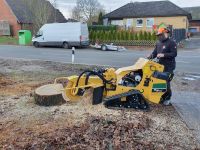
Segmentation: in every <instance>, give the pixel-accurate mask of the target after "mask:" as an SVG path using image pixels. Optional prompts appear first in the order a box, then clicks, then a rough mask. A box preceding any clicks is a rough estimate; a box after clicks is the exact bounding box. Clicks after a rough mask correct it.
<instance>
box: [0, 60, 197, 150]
mask: <svg viewBox="0 0 200 150" xmlns="http://www.w3.org/2000/svg"><path fill="white" fill-rule="evenodd" d="M28 66H30V67H32V69H30V68H29V67H28ZM0 67H1V70H0V149H198V148H200V146H199V144H198V143H197V141H196V139H195V137H194V135H193V134H192V132H191V131H190V130H189V129H188V127H187V126H186V125H185V123H184V122H183V121H182V119H181V118H180V117H179V116H178V114H177V113H176V111H175V110H174V108H173V107H172V106H170V107H163V106H161V105H151V111H150V112H141V111H136V110H133V111H121V110H110V109H106V108H105V107H104V106H103V105H97V106H92V105H90V103H89V99H91V97H89V94H88V95H87V97H86V98H85V99H84V100H83V101H81V102H79V103H66V104H63V105H61V106H53V107H41V106H38V105H36V104H35V102H34V100H33V97H32V94H31V93H32V91H33V90H34V89H35V88H36V87H38V86H40V85H43V84H46V83H50V82H53V79H54V78H56V77H59V76H68V75H72V74H77V73H80V72H81V71H83V70H85V69H87V68H89V67H88V66H80V65H77V66H71V65H66V64H59V63H53V62H39V61H14V60H0ZM34 69H35V70H34ZM180 77H181V75H180ZM181 82H182V78H179V76H177V78H175V79H174V83H175V84H176V83H178V84H179V83H181ZM187 82H188V85H190V81H187ZM174 86H175V85H173V87H174ZM197 90H198V89H197ZM89 92H92V91H89Z"/></svg>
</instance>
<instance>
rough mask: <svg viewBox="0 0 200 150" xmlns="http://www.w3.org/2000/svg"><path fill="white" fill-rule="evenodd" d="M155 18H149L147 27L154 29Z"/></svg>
mask: <svg viewBox="0 0 200 150" xmlns="http://www.w3.org/2000/svg"><path fill="white" fill-rule="evenodd" d="M153 25H154V18H147V27H153Z"/></svg>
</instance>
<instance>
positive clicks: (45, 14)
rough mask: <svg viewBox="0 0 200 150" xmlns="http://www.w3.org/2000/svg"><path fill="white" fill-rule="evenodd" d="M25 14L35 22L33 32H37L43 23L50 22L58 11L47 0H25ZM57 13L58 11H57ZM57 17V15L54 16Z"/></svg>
mask: <svg viewBox="0 0 200 150" xmlns="http://www.w3.org/2000/svg"><path fill="white" fill-rule="evenodd" d="M24 5H25V8H24V14H23V15H26V16H25V17H27V19H31V21H32V24H33V34H35V33H36V32H37V31H38V30H39V29H40V27H41V26H42V25H44V24H46V23H48V21H49V19H50V18H52V16H54V15H55V12H54V11H58V10H57V9H56V8H55V9H53V6H52V5H51V4H50V2H48V1H45V0H24ZM56 13H57V12H56ZM54 18H55V17H54Z"/></svg>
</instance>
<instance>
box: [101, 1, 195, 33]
mask: <svg viewBox="0 0 200 150" xmlns="http://www.w3.org/2000/svg"><path fill="white" fill-rule="evenodd" d="M103 18H104V25H118V26H121V27H123V28H126V29H128V28H132V29H133V30H135V31H140V30H142V31H152V30H153V28H156V27H157V26H159V25H161V24H162V25H163V24H165V25H166V26H169V25H170V26H172V27H173V28H176V29H188V26H189V20H190V19H191V15H190V13H188V12H186V11H185V10H183V9H182V8H180V7H178V6H176V5H175V4H174V3H172V2H170V1H151V2H134V3H133V2H131V3H128V4H126V5H124V6H122V7H120V8H118V9H116V10H114V11H112V12H110V13H108V14H106V15H104V16H103Z"/></svg>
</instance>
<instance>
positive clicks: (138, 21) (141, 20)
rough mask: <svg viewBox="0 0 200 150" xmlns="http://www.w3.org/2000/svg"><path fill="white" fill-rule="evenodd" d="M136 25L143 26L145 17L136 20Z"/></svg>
mask: <svg viewBox="0 0 200 150" xmlns="http://www.w3.org/2000/svg"><path fill="white" fill-rule="evenodd" d="M136 27H143V19H137V20H136Z"/></svg>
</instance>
